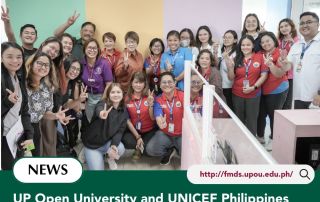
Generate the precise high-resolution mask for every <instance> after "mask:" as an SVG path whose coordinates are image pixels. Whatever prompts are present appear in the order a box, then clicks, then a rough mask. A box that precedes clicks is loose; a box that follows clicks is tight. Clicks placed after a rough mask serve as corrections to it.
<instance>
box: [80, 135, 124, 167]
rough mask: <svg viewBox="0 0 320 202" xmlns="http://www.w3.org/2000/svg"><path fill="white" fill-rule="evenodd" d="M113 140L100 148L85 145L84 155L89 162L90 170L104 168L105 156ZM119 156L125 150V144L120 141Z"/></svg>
mask: <svg viewBox="0 0 320 202" xmlns="http://www.w3.org/2000/svg"><path fill="white" fill-rule="evenodd" d="M110 144H111V140H109V141H108V142H107V143H106V144H105V145H103V146H102V147H99V148H98V149H90V148H87V147H84V155H85V157H86V161H87V164H88V170H104V156H103V155H105V154H106V153H107V151H108V149H109V148H110ZM117 148H118V153H119V156H122V155H123V154H124V152H125V148H124V146H123V144H122V143H121V142H120V144H119V145H118V147H117Z"/></svg>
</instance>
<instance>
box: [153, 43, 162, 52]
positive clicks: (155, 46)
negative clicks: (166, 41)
mask: <svg viewBox="0 0 320 202" xmlns="http://www.w3.org/2000/svg"><path fill="white" fill-rule="evenodd" d="M151 50H152V52H153V54H154V55H160V54H161V52H162V45H161V43H160V42H159V41H157V42H155V43H154V44H153V45H152V47H151Z"/></svg>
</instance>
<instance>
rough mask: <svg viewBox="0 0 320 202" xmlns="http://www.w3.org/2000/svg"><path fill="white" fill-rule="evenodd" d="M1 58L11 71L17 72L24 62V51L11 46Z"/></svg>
mask: <svg viewBox="0 0 320 202" xmlns="http://www.w3.org/2000/svg"><path fill="white" fill-rule="evenodd" d="M1 60H2V62H3V64H4V66H5V68H7V70H8V71H9V72H16V71H17V70H19V69H20V67H21V65H22V63H23V56H22V52H21V51H20V50H19V49H17V48H13V47H10V48H8V49H6V50H5V51H4V52H3V54H2V57H1Z"/></svg>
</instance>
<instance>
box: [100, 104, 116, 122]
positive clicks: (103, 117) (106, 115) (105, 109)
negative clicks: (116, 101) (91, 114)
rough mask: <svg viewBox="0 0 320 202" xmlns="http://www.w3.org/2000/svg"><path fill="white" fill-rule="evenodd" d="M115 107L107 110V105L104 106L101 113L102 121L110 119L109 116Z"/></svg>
mask: <svg viewBox="0 0 320 202" xmlns="http://www.w3.org/2000/svg"><path fill="white" fill-rule="evenodd" d="M112 108H113V106H111V107H110V108H109V109H108V110H107V104H106V103H105V104H104V108H103V110H102V111H101V112H100V114H99V116H100V119H107V118H108V115H109V112H110V111H111V110H112Z"/></svg>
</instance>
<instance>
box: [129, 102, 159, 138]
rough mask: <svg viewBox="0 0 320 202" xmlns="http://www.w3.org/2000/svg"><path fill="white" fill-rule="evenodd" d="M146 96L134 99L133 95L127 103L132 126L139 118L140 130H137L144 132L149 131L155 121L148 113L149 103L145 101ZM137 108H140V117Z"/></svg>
mask: <svg viewBox="0 0 320 202" xmlns="http://www.w3.org/2000/svg"><path fill="white" fill-rule="evenodd" d="M147 99H148V97H147V96H144V97H142V98H141V101H140V99H136V98H135V97H133V98H132V99H131V100H130V101H129V102H128V103H127V104H126V106H127V110H128V113H129V117H130V120H131V122H132V124H133V125H134V126H136V124H137V123H138V121H139V120H140V122H141V130H140V131H139V132H141V133H146V132H149V131H151V130H152V129H153V128H154V126H155V122H154V121H153V120H152V119H151V117H150V114H149V105H148V101H147ZM137 110H140V119H139V117H138V113H137Z"/></svg>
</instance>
